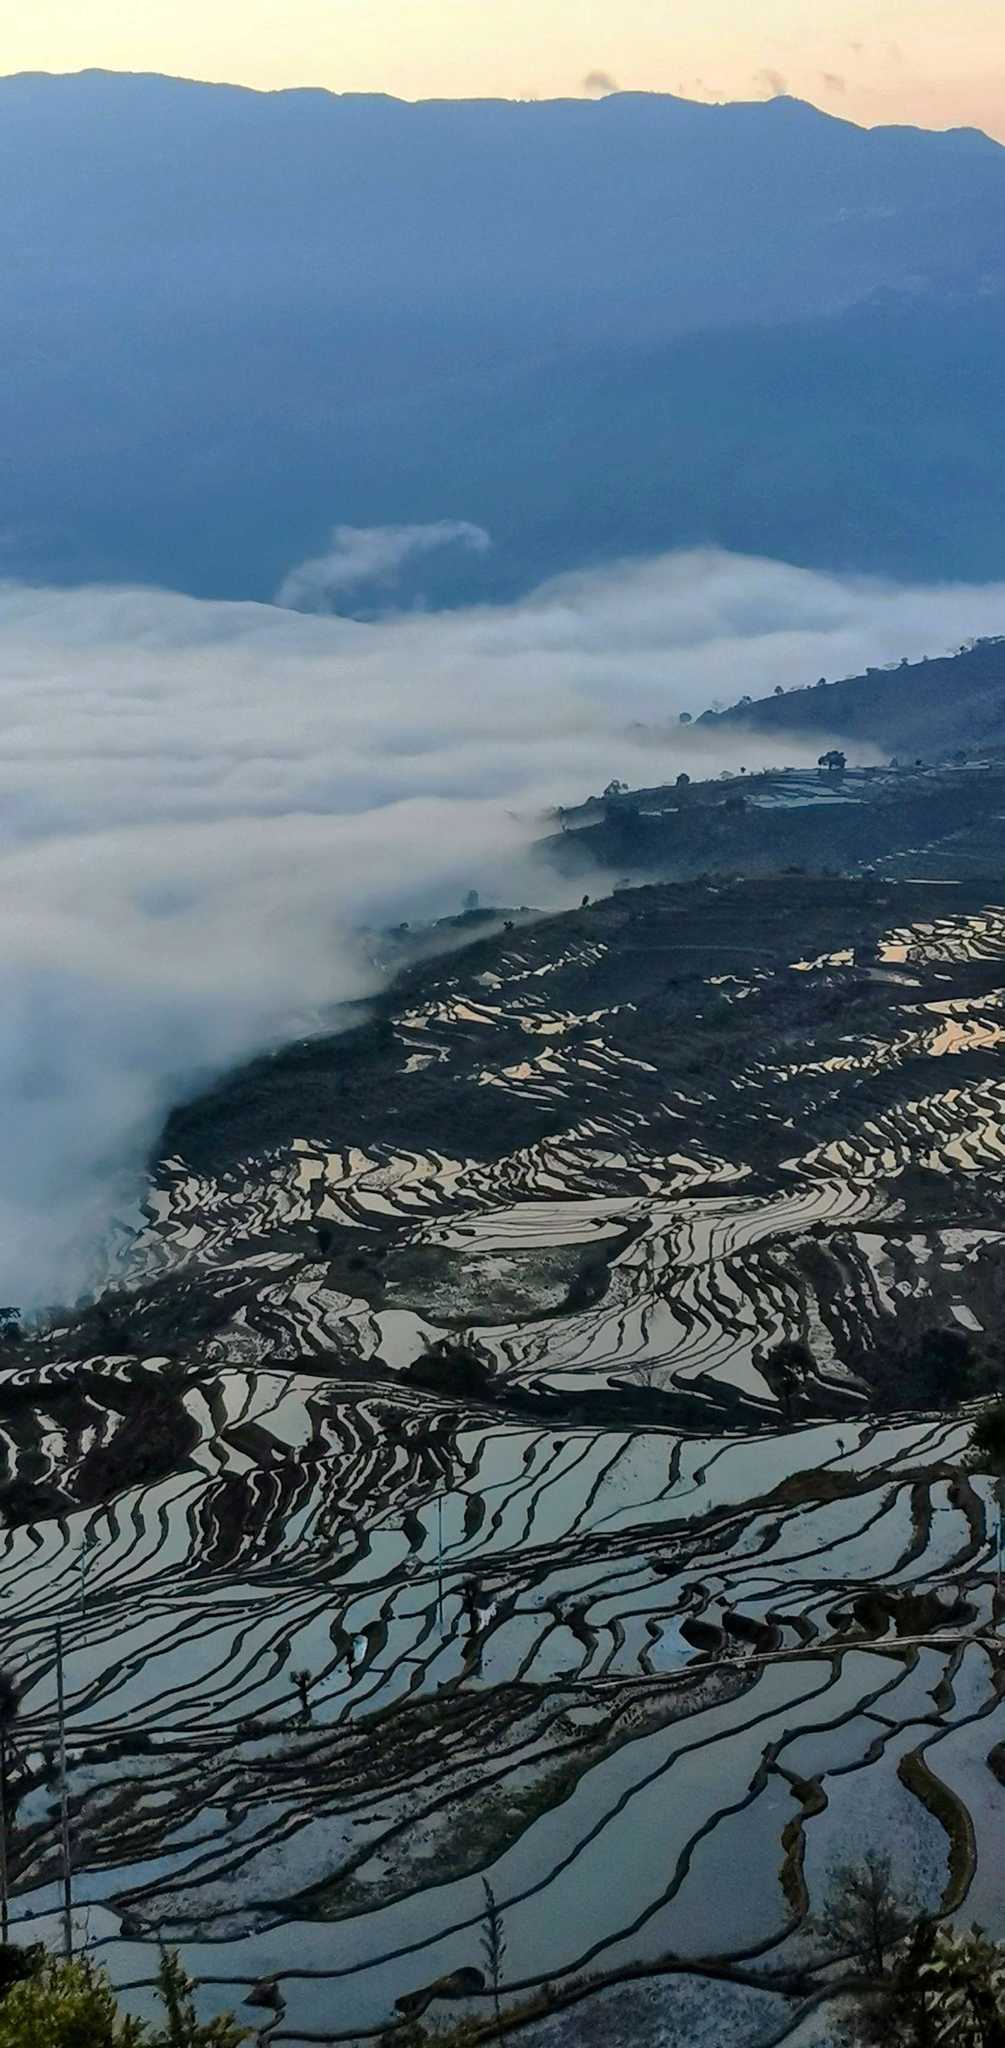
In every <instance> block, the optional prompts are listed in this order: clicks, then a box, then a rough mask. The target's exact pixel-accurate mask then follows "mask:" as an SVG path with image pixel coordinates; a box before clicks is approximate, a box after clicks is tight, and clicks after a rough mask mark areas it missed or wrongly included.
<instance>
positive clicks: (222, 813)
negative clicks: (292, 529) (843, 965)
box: [0, 529, 1005, 1304]
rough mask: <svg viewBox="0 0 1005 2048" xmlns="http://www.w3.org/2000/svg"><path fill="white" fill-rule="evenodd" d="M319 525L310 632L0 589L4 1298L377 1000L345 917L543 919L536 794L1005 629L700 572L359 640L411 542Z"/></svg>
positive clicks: (373, 626)
mask: <svg viewBox="0 0 1005 2048" xmlns="http://www.w3.org/2000/svg"><path fill="white" fill-rule="evenodd" d="M439 531H440V537H441V540H443V541H448V540H449V539H450V538H451V537H452V538H453V540H455V541H456V540H457V539H458V538H459V539H460V540H461V542H462V544H464V545H471V544H472V542H471V534H470V531H469V530H464V531H455V532H453V534H452V536H451V533H450V532H448V531H446V530H443V529H440V530H439ZM339 532H340V535H341V538H338V537H335V538H334V540H333V554H332V557H329V558H324V560H326V561H327V562H328V570H327V571H326V570H325V569H324V567H323V565H319V564H318V563H314V564H311V565H305V569H304V572H303V573H302V574H301V575H300V576H299V577H298V576H297V574H296V572H294V573H293V575H292V576H291V578H289V579H287V584H286V586H284V594H285V596H286V598H287V602H288V604H289V603H290V602H295V603H296V602H299V603H300V604H304V605H307V606H310V607H311V610H309V611H304V610H293V609H289V608H286V607H280V606H278V605H275V606H269V605H253V604H223V603H208V602H201V601H197V600H193V599H190V598H185V597H181V596H176V595H173V594H169V593H165V592H163V591H155V590H122V589H114V588H88V589H78V590H38V589H28V588H24V587H20V586H17V587H11V586H8V587H6V588H4V589H3V590H2V591H0V885H2V886H0V925H2V931H0V944H2V962H3V981H2V988H3V996H2V1002H0V1113H2V1139H0V1301H11V1302H18V1303H29V1304H30V1303H37V1302H39V1301H43V1300H50V1301H52V1300H69V1299H71V1298H73V1297H74V1296H75V1295H76V1294H77V1293H78V1292H79V1291H80V1289H81V1288H82V1287H84V1286H86V1285H87V1284H88V1282H89V1279H90V1277H91V1275H92V1273H93V1271H94V1270H95V1260H96V1255H97V1251H98V1248H99V1246H100V1244H101V1242H102V1239H103V1238H104V1236H105V1233H106V1232H107V1230H108V1227H109V1222H110V1218H111V1216H112V1213H113V1211H114V1209H115V1206H116V1204H117V1203H118V1202H119V1201H120V1200H121V1199H122V1195H123V1188H124V1184H125V1183H124V1178H123V1176H124V1175H128V1174H131V1175H133V1176H134V1177H135V1180H136V1184H137V1185H139V1183H140V1176H141V1172H142V1165H143V1161H144V1158H145V1156H146V1155H147V1152H148V1149H149V1147H150V1146H151V1144H153V1143H154V1142H155V1140H156V1136H157V1132H158V1129H159V1126H160V1123H161V1120H162V1118H163V1116H164V1114H165V1111H166V1110H167V1109H168V1107H169V1106H170V1104H171V1102H172V1101H173V1100H176V1099H177V1098H178V1097H179V1096H180V1095H181V1094H183V1093H184V1092H186V1091H188V1090H189V1089H191V1088H192V1087H193V1086H194V1085H196V1084H197V1083H198V1082H201V1081H202V1080H204V1079H206V1078H208V1077H209V1076H210V1075H212V1074H214V1073H218V1072H219V1071H221V1070H222V1069H224V1068H225V1067H227V1066H228V1065H229V1064H231V1063H232V1062H234V1061H236V1060H238V1059H240V1058H242V1057H244V1056H245V1055H247V1054H249V1053H251V1052H253V1051H255V1050H256V1049H259V1048H261V1047H263V1046H265V1045H267V1044H269V1043H272V1042H275V1041H276V1040H278V1039H281V1038H282V1037H283V1036H284V1035H286V1034H289V1033H293V1032H298V1031H303V1030H304V1029H307V1028H317V1027H318V1025H319V1024H320V1022H321V1021H322V1019H323V1017H324V1014H325V1011H326V1009H327V1007H328V1006H329V1005H331V1004H332V1003H334V1002H335V1001H337V1000H340V999H347V998H354V997H359V996H364V995H365V994H366V993H367V992H368V991H371V990H372V989H373V987H374V984H375V977H376V970H375V969H374V967H373V964H372V957H371V952H370V950H369V949H368V948H367V947H366V946H365V945H361V944H360V942H359V931H360V928H361V927H362V926H366V925H371V926H372V925H379V924H380V923H382V922H397V921H399V920H401V919H406V918H407V919H410V920H413V921H414V920H415V919H417V918H422V917H426V916H435V915H438V914H441V913H443V912H444V911H447V910H451V909H455V908H457V907H458V906H459V904H460V901H461V898H462V896H463V894H464V892H465V891H466V890H467V889H469V888H472V887H474V888H477V889H479V890H480V891H481V893H482V896H483V898H485V899H486V900H497V901H498V900H501V901H503V902H514V901H515V902H526V901H531V902H535V903H545V904H556V903H558V902H559V901H560V900H561V888H560V885H559V884H558V882H557V881H556V880H555V879H554V878H550V877H548V875H547V873H546V872H545V871H544V870H543V869H542V868H541V866H540V864H539V862H538V861H537V859H536V857H535V855H534V854H533V851H532V849H533V846H534V843H535V841H536V840H537V839H538V838H539V837H540V836H541V833H542V831H543V830H544V829H547V828H546V825H545V823H544V820H543V813H545V812H546V810H547V809H548V808H549V807H550V806H553V805H555V804H557V803H562V802H575V801H578V800H579V799H580V798H581V797H582V796H584V795H585V794H588V793H589V792H590V791H596V790H598V789H600V788H602V787H603V785H604V784H605V783H606V782H607V781H608V780H609V779H610V778H611V777H612V776H617V777H619V778H621V779H623V780H624V781H626V782H628V783H630V784H633V785H634V784H639V783H650V784H651V783H653V782H655V781H658V780H660V779H661V778H664V777H666V776H669V775H671V774H674V773H676V772H678V771H679V769H680V768H681V767H682V766H686V767H687V769H688V771H689V773H690V774H691V775H692V776H695V775H699V774H702V773H708V772H712V771H714V770H717V769H719V768H721V767H722V766H724V765H726V766H730V765H738V758H739V757H737V759H736V760H731V759H730V758H729V757H727V756H726V755H725V754H724V753H723V744H724V743H723V742H721V741H719V740H711V739H709V740H706V739H704V738H703V736H702V735H701V734H700V732H693V733H687V732H686V731H682V730H681V728H680V727H679V725H678V724H677V719H678V716H679V713H680V711H681V710H682V709H686V710H689V711H691V712H692V713H697V712H700V711H701V710H702V709H703V708H704V707H705V706H706V705H707V704H709V703H710V702H712V701H713V700H715V699H721V700H723V701H726V702H731V701H734V700H735V699H736V698H737V697H738V696H740V695H741V694H742V693H744V692H749V693H750V694H751V695H753V696H755V697H756V696H758V695H761V694H764V693H767V692H768V691H770V690H772V689H773V688H774V687H775V685H776V684H778V683H781V684H782V685H783V686H785V687H786V688H788V687H790V686H792V685H795V684H801V683H805V682H807V681H812V680H815V678H816V677H817V676H819V675H822V674H823V675H829V676H834V675H843V674H846V673H854V672H857V671H860V670H861V669H863V668H864V667H865V666H866V664H867V663H882V662H884V661H887V660H893V659H896V658H898V657H900V656H901V655H904V654H907V655H911V656H914V655H918V654H921V653H925V652H932V653H938V652H941V651H942V650H943V649H944V647H945V646H946V645H947V644H949V643H956V642H958V641H959V640H961V639H962V638H964V637H966V636H969V635H972V634H980V633H983V632H990V631H998V630H1000V629H1001V627H1002V625H1003V624H1005V589H1002V588H993V589H992V588H978V589H963V588H960V587H958V586H954V587H951V588H947V589H942V590H930V591H922V590H916V589H915V590H899V589H896V588H892V587H890V586H888V585H884V584H880V583H872V582H868V581H865V580H861V579H859V580H855V581H848V580H842V579H839V578H835V577H831V576H824V575H816V574H811V573H808V572H805V571H801V570H797V569H792V568H789V567H786V566H784V565H780V564H778V563H771V562H762V561H754V560H747V559H742V558H737V557H732V556H729V555H725V554H721V553H716V552H708V553H694V554H688V555H677V556H666V557H662V558H658V559H653V560H648V561H641V562H631V563H624V564H619V565H616V566H614V567H609V568H605V569H601V570H596V571H591V572H589V573H582V574H576V575H570V576H565V577H562V578H560V579H558V580H556V581H553V582H551V583H549V584H548V585H546V586H544V587H542V588H541V589H539V590H538V591H536V592H534V593H533V594H532V595H531V596H529V597H528V598H526V599H525V600H523V601H521V602H519V603H515V604H513V605H510V606H508V607H503V608H488V607H485V608H477V609H469V610H461V611H451V612H446V613H439V614H435V613H429V612H421V611H410V612H408V613H407V614H402V615H398V616H394V615H386V616H384V617H382V618H380V619H379V620H378V621H376V622H374V623H369V624H361V623H358V622H356V621H354V620H350V619H346V618H344V617H339V616H336V615H333V614H331V612H330V610H327V609H326V611H325V614H324V615H321V614H320V613H319V612H318V611H317V609H316V608H317V606H318V605H320V604H323V605H324V606H325V607H326V608H327V607H329V606H330V604H331V602H332V601H333V598H336V597H337V594H338V593H340V592H344V591H345V590H347V589H348V588H349V587H350V586H351V585H352V584H353V583H354V582H356V583H358V582H360V581H361V580H363V581H365V580H366V577H367V576H368V575H369V574H371V572H373V573H379V575H380V576H381V577H385V578H386V576H387V574H388V573H389V571H390V570H391V569H392V568H393V566H394V564H395V563H396V562H398V561H400V560H402V559H403V558H404V556H405V555H408V554H409V553H411V552H414V550H413V548H412V546H411V543H406V544H405V545H404V548H403V549H402V546H401V544H400V536H401V534H402V533H403V532H411V533H413V534H414V532H415V530H414V529H395V530H394V532H395V534H396V535H398V536H399V540H398V542H395V541H392V540H388V541H387V542H386V544H385V545H383V546H381V544H380V542H379V539H375V537H374V536H373V535H372V534H368V535H366V536H363V537H362V538H357V539H354V538H353V536H352V534H351V533H348V534H347V532H346V530H345V529H340V530H339ZM428 544H429V543H427V542H424V541H422V540H421V539H420V540H419V541H417V542H416V547H417V548H418V549H419V551H420V552H421V550H422V549H423V547H424V546H426V545H428ZM475 544H477V545H478V546H480V545H481V542H480V541H479V542H477V543H475ZM347 557H348V558H349V560H350V561H351V562H352V563H355V568H356V570H357V571H358V572H359V573H358V574H355V573H354V572H353V570H352V568H350V569H349V570H346V568H345V562H346V559H347ZM332 559H334V569H332ZM375 564H376V569H375ZM737 744H740V743H739V742H737ZM769 751H770V755H771V756H772V757H777V754H778V743H777V741H772V742H770V743H769ZM813 751H814V752H815V751H816V749H814V750H813ZM786 753H787V757H788V758H789V759H797V758H799V754H798V750H797V749H796V748H794V747H790V748H788V749H786ZM742 758H743V760H744V762H745V763H746V765H747V766H748V768H754V767H756V766H757V765H759V763H760V764H763V763H764V762H765V760H766V759H767V758H768V756H767V754H766V752H765V750H764V748H763V747H759V745H758V744H755V743H754V742H753V741H751V740H744V741H743V742H742Z"/></svg>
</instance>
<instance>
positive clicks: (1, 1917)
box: [0, 1728, 10, 1944]
mask: <svg viewBox="0 0 1005 2048" xmlns="http://www.w3.org/2000/svg"><path fill="white" fill-rule="evenodd" d="M9 1930H10V1913H9V1907H8V1903H7V1730H6V1728H0V1934H2V1937H3V1940H4V1943H5V1944H6V1941H7V1937H8V1933H9Z"/></svg>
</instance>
